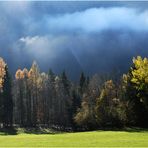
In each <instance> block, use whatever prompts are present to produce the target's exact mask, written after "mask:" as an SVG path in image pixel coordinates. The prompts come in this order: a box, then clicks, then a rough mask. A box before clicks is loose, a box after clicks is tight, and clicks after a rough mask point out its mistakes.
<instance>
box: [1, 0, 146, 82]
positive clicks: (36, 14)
mask: <svg viewBox="0 0 148 148" xmlns="http://www.w3.org/2000/svg"><path fill="white" fill-rule="evenodd" d="M147 8H148V2H78V1H77V2H73V1H71V2H60V1H59V2H52V1H51V2H25V1H24V2H1V5H0V10H1V13H0V34H1V37H0V56H1V57H3V58H4V59H5V61H6V62H7V63H8V66H9V69H10V72H11V73H12V74H15V71H16V70H17V69H18V68H23V67H27V68H28V67H30V66H31V64H32V62H33V61H34V60H36V61H37V63H38V64H39V66H40V69H41V71H48V69H49V68H51V69H52V70H53V71H54V72H55V73H57V74H58V73H61V72H62V71H63V70H65V71H66V72H67V74H68V76H69V77H70V78H71V79H74V80H75V79H78V77H79V75H80V73H81V71H84V72H85V73H86V74H87V75H90V76H91V75H93V74H95V73H98V72H99V73H106V72H113V71H116V72H118V73H120V74H122V73H124V72H127V70H128V67H129V66H130V65H131V60H132V58H133V57H134V56H137V55H141V56H147V55H148V43H147V36H148V10H147Z"/></svg>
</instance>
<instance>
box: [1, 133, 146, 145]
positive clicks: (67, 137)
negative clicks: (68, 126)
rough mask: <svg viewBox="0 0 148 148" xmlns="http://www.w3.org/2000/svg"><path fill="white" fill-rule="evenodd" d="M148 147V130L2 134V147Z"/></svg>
mask: <svg viewBox="0 0 148 148" xmlns="http://www.w3.org/2000/svg"><path fill="white" fill-rule="evenodd" d="M10 146H12V147H17V146H18V147H25V146H26V147H95V146H96V147H98V146H102V147H109V146H110V147H116V146H118V147H148V131H135V132H133V131H130V132H129V131H93V132H79V133H59V134H18V135H0V147H10Z"/></svg>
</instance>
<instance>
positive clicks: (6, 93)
mask: <svg viewBox="0 0 148 148" xmlns="http://www.w3.org/2000/svg"><path fill="white" fill-rule="evenodd" d="M3 100H4V101H3V103H4V104H3V105H4V109H3V111H4V120H3V124H4V127H8V126H12V123H13V100H12V92H11V77H10V75H9V73H8V67H7V65H6V66H5V76H4V83H3Z"/></svg>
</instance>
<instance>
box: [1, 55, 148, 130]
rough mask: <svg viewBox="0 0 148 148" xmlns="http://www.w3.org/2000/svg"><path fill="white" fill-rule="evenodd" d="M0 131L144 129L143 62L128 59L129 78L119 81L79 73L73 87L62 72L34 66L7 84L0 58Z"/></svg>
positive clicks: (146, 79)
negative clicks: (9, 129) (3, 128)
mask: <svg viewBox="0 0 148 148" xmlns="http://www.w3.org/2000/svg"><path fill="white" fill-rule="evenodd" d="M0 126H1V127H11V126H21V127H36V126H43V127H52V128H57V129H63V130H89V129H98V128H104V127H123V126H139V127H148V59H147V58H144V59H143V58H142V57H140V56H137V57H136V58H133V64H132V66H131V67H130V68H129V72H128V73H127V74H124V75H123V76H122V77H120V78H115V77H114V75H100V74H95V75H93V76H92V77H88V76H86V75H85V73H83V72H82V73H81V75H80V79H79V83H75V82H73V81H70V80H69V79H68V77H67V75H66V71H63V72H62V73H61V74H60V75H56V74H55V73H53V72H52V70H49V71H48V73H45V72H41V71H40V69H39V66H38V64H37V63H36V62H33V64H32V66H31V68H30V69H27V68H24V69H18V70H17V71H16V74H15V78H14V79H13V77H12V76H10V73H9V71H8V66H7V64H6V63H5V61H4V60H3V58H0Z"/></svg>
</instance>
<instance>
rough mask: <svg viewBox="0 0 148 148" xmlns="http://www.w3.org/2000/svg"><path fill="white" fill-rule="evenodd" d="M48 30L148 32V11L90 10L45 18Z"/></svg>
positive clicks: (124, 9) (123, 9) (116, 8)
mask: <svg viewBox="0 0 148 148" xmlns="http://www.w3.org/2000/svg"><path fill="white" fill-rule="evenodd" d="M46 21H47V23H48V25H49V29H53V30H54V29H56V30H65V31H66V30H68V31H76V30H78V31H79V30H82V31H85V32H100V31H104V30H120V29H129V30H132V31H148V11H147V10H146V11H138V10H137V9H134V8H126V7H113V8H91V9H87V10H85V11H81V12H75V13H68V14H63V15H59V16H57V17H46Z"/></svg>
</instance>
